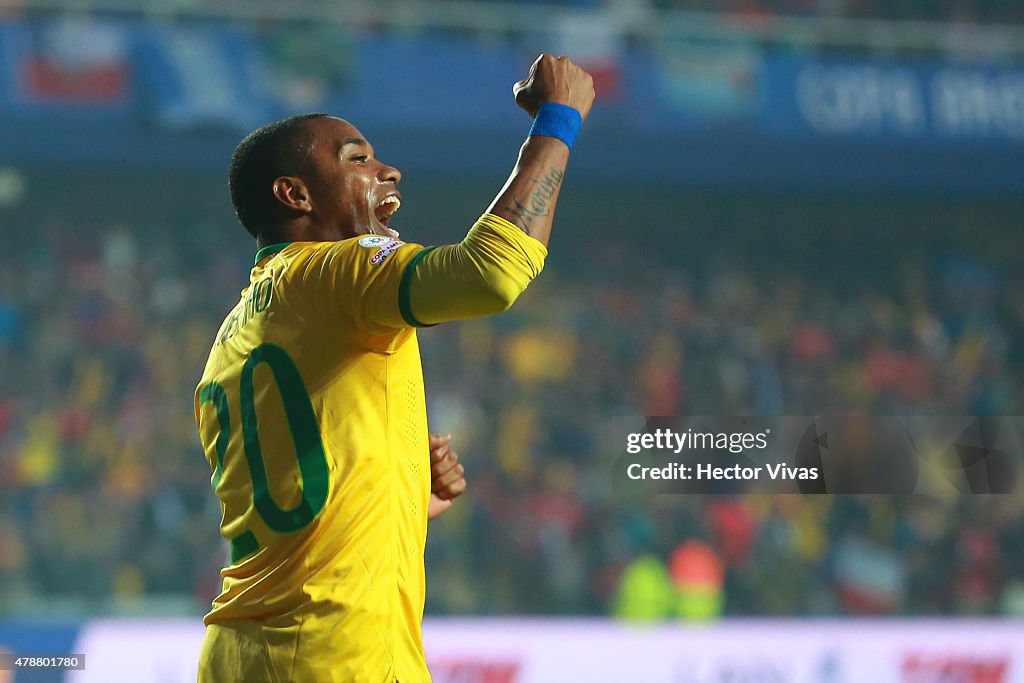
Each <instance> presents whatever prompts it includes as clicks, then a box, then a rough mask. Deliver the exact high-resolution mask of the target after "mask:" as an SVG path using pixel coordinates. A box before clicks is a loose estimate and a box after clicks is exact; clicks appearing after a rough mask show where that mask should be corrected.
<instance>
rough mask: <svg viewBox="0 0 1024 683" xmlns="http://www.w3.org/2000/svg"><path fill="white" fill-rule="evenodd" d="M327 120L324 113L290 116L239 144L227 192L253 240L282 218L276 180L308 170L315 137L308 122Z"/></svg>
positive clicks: (233, 156)
mask: <svg viewBox="0 0 1024 683" xmlns="http://www.w3.org/2000/svg"><path fill="white" fill-rule="evenodd" d="M326 116H329V115H328V114H324V113H322V112H315V113H311V114H297V115H295V116H289V117H288V118H286V119H282V120H280V121H275V122H274V123H268V124H267V125H265V126H261V127H260V128H257V129H256V130H254V131H253V132H251V133H249V134H248V135H247V136H245V139H244V140H242V141H241V142H240V143H238V147H236V148H235V151H234V153H233V154H232V155H231V165H230V166H229V167H228V189H229V190H230V191H231V203H232V204H233V205H234V207H235V213H236V214H237V215H238V220H240V221H241V222H242V225H243V226H245V229H246V230H248V231H249V234H251V235H252V236H253V237H259V235H260V233H261V232H263V231H264V230H265V229H266V228H268V227H271V226H272V225H273V224H274V223H275V221H276V219H277V217H278V216H279V208H280V207H279V204H278V202H277V200H276V199H275V198H274V194H273V190H272V186H273V183H274V180H275V179H276V178H279V177H281V176H283V175H295V176H298V175H303V174H304V172H306V171H308V170H309V158H310V152H311V150H312V147H313V133H312V132H311V131H310V130H309V127H308V126H307V125H305V124H306V122H307V121H309V120H310V119H317V118H323V117H326Z"/></svg>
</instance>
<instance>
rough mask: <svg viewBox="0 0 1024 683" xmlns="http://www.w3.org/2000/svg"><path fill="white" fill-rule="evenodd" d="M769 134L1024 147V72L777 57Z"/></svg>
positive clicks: (768, 77) (771, 77)
mask: <svg viewBox="0 0 1024 683" xmlns="http://www.w3.org/2000/svg"><path fill="white" fill-rule="evenodd" d="M763 77H764V84H763V85H764V87H763V92H764V93H765V94H766V95H767V99H766V101H765V105H764V110H763V114H764V116H765V119H764V124H765V126H766V129H767V131H769V132H771V133H774V134H781V135H789V136H806V135H820V136H838V137H844V136H845V137H854V138H860V139H864V140H870V139H872V138H875V139H880V140H881V139H889V140H906V141H918V142H928V143H930V144H954V143H961V144H962V143H973V144H978V143H988V144H1013V145H1022V146H1024V68H1021V67H1019V66H1003V65H975V64H969V63H968V64H960V63H949V64H919V63H911V62H896V61H863V62H840V61H830V60H821V61H818V60H813V59H802V58H796V57H771V58H768V59H766V60H765V64H764V72H763Z"/></svg>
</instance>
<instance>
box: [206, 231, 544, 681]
mask: <svg viewBox="0 0 1024 683" xmlns="http://www.w3.org/2000/svg"><path fill="white" fill-rule="evenodd" d="M546 254H547V250H546V249H545V247H544V245H543V244H542V243H540V242H539V241H537V240H535V239H533V238H532V237H529V236H527V235H526V234H524V233H523V232H522V231H521V230H519V229H518V228H516V227H515V226H514V225H512V224H511V223H509V222H507V221H505V220H504V219H501V218H499V217H497V216H493V215H484V216H483V217H481V219H480V220H479V221H477V223H476V224H475V225H474V226H473V228H472V229H471V230H470V231H469V233H468V234H467V236H466V238H465V239H464V240H463V241H462V242H460V243H458V244H453V245H445V246H441V247H437V248H424V247H423V246H420V245H417V244H406V243H403V242H401V241H400V240H396V239H391V238H388V237H383V236H376V235H367V236H363V237H357V238H352V239H347V240H343V241H340V242H296V243H290V244H280V245H274V246H272V247H267V248H265V249H262V250H260V252H259V253H258V254H257V257H256V265H255V267H254V268H253V269H252V272H251V274H250V279H249V286H248V287H247V288H246V289H244V290H243V291H242V293H241V298H240V300H239V302H238V304H237V305H236V306H235V307H234V309H233V310H232V311H231V313H230V314H228V316H227V318H226V319H225V320H224V323H223V324H222V325H221V327H220V330H219V331H218V333H217V337H216V339H215V341H214V344H213V349H212V350H211V352H210V357H209V360H208V362H207V365H206V369H205V370H204V372H203V377H202V380H201V381H200V383H199V386H198V388H197V390H196V396H195V411H196V422H197V424H198V427H199V434H200V440H201V441H202V445H203V449H204V451H205V453H206V458H207V460H208V461H209V463H210V466H211V468H212V470H213V476H212V479H211V483H212V486H213V490H214V492H215V494H216V495H217V498H218V499H219V500H220V504H221V510H222V514H223V516H222V521H221V526H220V528H221V532H222V533H223V535H224V537H225V538H227V539H228V541H229V542H230V546H231V564H230V565H229V566H228V567H226V568H224V569H223V570H222V571H221V576H222V578H223V588H222V592H221V594H220V595H219V596H218V597H217V598H216V599H215V600H214V602H213V608H212V610H211V611H210V612H209V613H208V614H207V615H206V618H205V622H206V624H207V636H206V640H205V641H204V644H203V650H202V654H201V658H200V673H199V678H200V680H201V681H205V680H209V681H217V682H218V683H224V682H226V681H245V682H246V683H257V682H259V681H293V682H303V681H316V682H317V683H320V682H321V681H346V682H350V681H351V682H356V681H358V682H363V681H367V682H373V683H385V682H386V683H393V682H394V681H400V682H401V683H422V682H423V681H429V680H430V674H429V673H428V671H427V667H426V661H425V657H424V653H423V644H422V637H421V632H420V623H421V620H422V616H423V601H424V569H423V549H424V544H425V541H426V532H427V517H426V512H427V503H428V501H429V498H430V479H431V477H430V462H429V447H428V438H427V437H428V430H427V417H426V407H425V400H424V389H423V375H422V370H421V367H420V355H419V348H418V346H417V341H416V331H415V329H414V328H415V327H418V326H423V325H429V324H434V323H438V322H442V321H446V320H454V319H459V318H467V317H474V316H481V315H489V314H493V313H497V312H500V311H501V310H504V309H505V308H507V307H508V306H509V305H511V303H512V302H513V301H514V300H515V298H516V297H517V296H518V295H519V294H520V293H521V292H522V291H523V289H525V287H526V286H527V284H528V283H529V282H530V280H532V279H533V278H534V277H535V276H536V275H537V274H538V273H539V272H540V270H541V269H542V267H543V264H544V259H545V257H546Z"/></svg>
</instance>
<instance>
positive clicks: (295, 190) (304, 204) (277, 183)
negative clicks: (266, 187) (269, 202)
mask: <svg viewBox="0 0 1024 683" xmlns="http://www.w3.org/2000/svg"><path fill="white" fill-rule="evenodd" d="M273 190H274V198H275V199H277V201H279V202H281V204H283V205H284V206H285V207H286V208H288V209H290V210H292V211H297V212H299V213H309V212H310V211H312V210H313V204H312V203H311V202H310V199H309V188H307V187H306V183H305V182H303V180H302V178H296V177H295V176H289V175H285V176H281V177H280V178H276V179H275V180H274V186H273Z"/></svg>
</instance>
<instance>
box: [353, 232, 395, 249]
mask: <svg viewBox="0 0 1024 683" xmlns="http://www.w3.org/2000/svg"><path fill="white" fill-rule="evenodd" d="M393 241H395V240H394V238H392V237H388V236H387V235H366V236H365V237H360V238H359V246H361V247H366V248H367V249H373V248H374V247H384V246H387V245H388V244H390V243H391V242H393Z"/></svg>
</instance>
